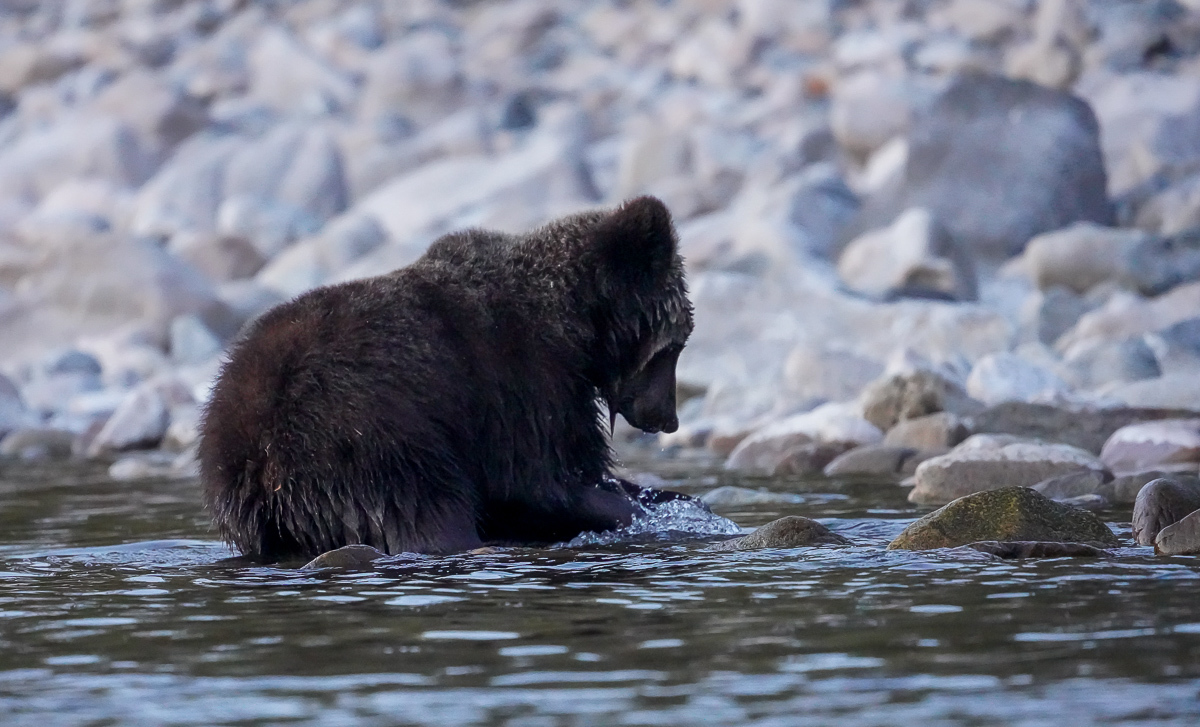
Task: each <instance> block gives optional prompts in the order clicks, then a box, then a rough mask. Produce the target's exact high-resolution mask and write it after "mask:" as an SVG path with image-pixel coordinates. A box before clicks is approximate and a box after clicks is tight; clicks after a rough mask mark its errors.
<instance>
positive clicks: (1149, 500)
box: [1132, 477, 1200, 545]
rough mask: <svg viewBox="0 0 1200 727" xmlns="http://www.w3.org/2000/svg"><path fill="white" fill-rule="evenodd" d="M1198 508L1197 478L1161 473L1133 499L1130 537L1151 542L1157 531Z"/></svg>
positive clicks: (1199, 484) (1144, 543)
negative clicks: (1170, 475)
mask: <svg viewBox="0 0 1200 727" xmlns="http://www.w3.org/2000/svg"><path fill="white" fill-rule="evenodd" d="M1196 510H1200V481H1198V480H1196V479H1195V478H1189V479H1186V480H1185V479H1176V478H1169V477H1164V478H1162V479H1158V480H1154V481H1153V482H1150V483H1148V484H1147V485H1146V486H1145V487H1143V488H1142V489H1141V491H1139V492H1138V495H1137V499H1136V500H1135V501H1134V503H1133V523H1132V524H1133V539H1134V540H1136V541H1137V543H1138V545H1153V544H1154V540H1155V538H1156V537H1157V536H1158V534H1159V532H1160V531H1161V530H1163V529H1164V528H1166V527H1167V526H1169V525H1173V524H1175V523H1177V522H1179V521H1180V520H1182V519H1183V518H1185V517H1187V516H1188V515H1189V514H1191V513H1193V512H1195V511H1196Z"/></svg>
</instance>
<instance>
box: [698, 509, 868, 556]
mask: <svg viewBox="0 0 1200 727" xmlns="http://www.w3.org/2000/svg"><path fill="white" fill-rule="evenodd" d="M849 543H850V541H849V540H847V539H846V538H844V537H842V536H841V535H838V534H837V533H835V532H833V531H832V530H830V529H829V528H827V527H825V526H824V525H822V524H821V523H819V522H817V521H816V520H810V519H809V518H806V517H799V516H797V515H789V516H787V517H782V518H779V519H778V520H773V521H771V522H769V523H767V524H766V525H763V526H762V527H760V528H759V529H757V530H755V531H754V532H752V533H750V534H749V535H744V536H742V537H740V538H734V539H732V540H726V541H724V542H721V543H714V544H713V545H710V546H709V547H708V550H720V551H735V550H762V549H764V548H804V547H810V546H817V545H848V544H849Z"/></svg>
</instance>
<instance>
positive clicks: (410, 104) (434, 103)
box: [359, 28, 464, 123]
mask: <svg viewBox="0 0 1200 727" xmlns="http://www.w3.org/2000/svg"><path fill="white" fill-rule="evenodd" d="M463 80H464V79H463V75H462V68H461V64H460V61H459V59H458V56H457V55H456V54H455V52H454V45H453V42H452V40H451V38H450V37H448V35H447V34H446V33H444V32H442V31H441V30H439V29H436V28H430V29H428V30H417V31H416V32H411V33H407V34H405V35H404V36H403V37H402V38H400V39H398V40H396V41H394V42H392V43H390V44H388V45H387V46H385V47H383V48H381V49H379V50H378V51H377V52H375V53H373V54H372V55H371V58H370V60H369V61H368V65H367V69H366V83H365V84H364V86H363V91H362V99H361V101H360V106H359V110H360V113H361V114H362V116H363V117H364V118H367V119H378V118H380V117H385V116H386V115H388V114H391V113H396V112H399V113H401V114H404V115H405V116H407V117H409V118H411V119H413V120H415V121H417V122H418V123H428V122H429V121H431V120H433V119H435V118H437V117H438V116H440V115H441V114H442V113H443V112H444V110H445V109H447V108H453V107H454V105H455V103H456V102H457V101H458V100H459V98H460V96H461V95H462V93H463V90H464V89H463V86H464V83H463Z"/></svg>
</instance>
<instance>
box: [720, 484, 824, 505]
mask: <svg viewBox="0 0 1200 727" xmlns="http://www.w3.org/2000/svg"><path fill="white" fill-rule="evenodd" d="M699 499H700V502H703V503H704V504H705V505H708V506H709V507H742V506H745V505H781V504H799V503H801V502H804V498H803V497H802V496H800V495H794V494H791V493H785V492H769V491H767V490H764V489H758V490H752V489H750V488H748V487H737V486H735V485H722V486H721V487H718V488H717V489H715V490H709V491H708V492H706V493H704V494H703V495H701V496H700V498H699Z"/></svg>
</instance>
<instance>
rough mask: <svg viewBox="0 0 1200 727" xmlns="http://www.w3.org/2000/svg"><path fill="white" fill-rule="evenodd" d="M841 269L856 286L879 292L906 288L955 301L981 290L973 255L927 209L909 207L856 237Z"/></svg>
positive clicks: (862, 290) (848, 282)
mask: <svg viewBox="0 0 1200 727" xmlns="http://www.w3.org/2000/svg"><path fill="white" fill-rule="evenodd" d="M838 274H839V275H840V276H841V278H842V280H843V281H844V282H845V283H846V285H847V286H848V287H849V288H850V289H851V290H855V291H857V292H860V293H865V294H867V295H872V296H877V297H882V296H885V295H887V294H889V293H893V292H897V291H906V290H914V291H927V292H934V293H941V294H944V295H947V296H950V297H951V298H953V299H955V300H973V299H975V298H976V297H977V295H978V292H977V285H976V281H975V269H974V264H973V262H972V260H971V259H970V256H969V255H968V254H967V253H966V252H965V251H963V250H961V249H959V248H958V246H957V245H955V243H954V240H953V239H951V237H950V235H949V234H948V233H947V232H946V230H945V229H944V228H943V227H942V226H941V225H940V224H939V223H938V222H937V220H936V219H934V217H933V215H931V214H930V213H929V211H928V210H926V209H922V208H913V209H909V210H907V211H905V212H904V213H902V214H901V215H900V216H899V217H897V218H896V221H895V222H893V223H892V224H891V225H890V226H889V227H885V228H883V229H880V230H873V231H871V232H867V233H864V234H862V235H860V236H858V237H857V238H855V239H854V240H852V241H851V242H850V243H849V244H848V245H847V246H846V249H845V250H844V251H843V252H842V255H841V258H839V259H838Z"/></svg>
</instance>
